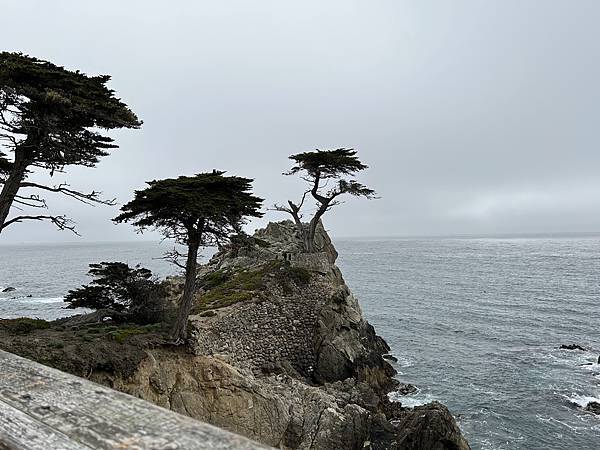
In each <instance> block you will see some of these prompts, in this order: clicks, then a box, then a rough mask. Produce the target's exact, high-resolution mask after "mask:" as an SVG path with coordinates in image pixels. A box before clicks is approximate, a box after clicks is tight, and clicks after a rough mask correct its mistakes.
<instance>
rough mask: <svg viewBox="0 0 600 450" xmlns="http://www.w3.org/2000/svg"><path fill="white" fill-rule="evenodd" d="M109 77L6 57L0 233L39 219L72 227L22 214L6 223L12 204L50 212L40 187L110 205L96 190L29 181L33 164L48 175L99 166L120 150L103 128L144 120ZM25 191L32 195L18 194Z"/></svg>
mask: <svg viewBox="0 0 600 450" xmlns="http://www.w3.org/2000/svg"><path fill="white" fill-rule="evenodd" d="M109 80H110V76H108V75H97V76H88V75H86V74H84V73H81V72H79V71H71V70H67V69H65V68H64V67H61V66H57V65H55V64H52V63H50V62H48V61H42V60H39V59H37V58H34V57H31V56H27V55H23V54H21V53H10V52H0V187H1V188H2V190H1V192H0V232H1V231H2V229H3V228H5V227H7V226H8V225H11V224H13V223H18V222H21V221H24V220H33V219H35V220H50V221H52V222H54V223H55V224H56V225H58V226H59V228H69V229H72V227H70V226H68V225H67V224H68V219H66V218H65V217H64V216H45V215H29V214H23V215H20V216H17V217H14V218H12V219H10V220H7V218H8V215H9V213H10V210H11V207H12V206H13V204H14V203H17V204H19V205H20V207H26V208H46V207H47V205H46V202H45V201H44V200H43V199H41V198H40V196H39V194H37V193H35V192H36V191H39V190H42V191H50V192H56V193H61V194H65V195H67V196H70V197H73V198H75V199H77V200H80V201H83V202H84V203H90V202H91V203H111V202H110V201H109V202H106V201H103V200H101V199H100V197H99V193H98V192H96V191H94V192H91V193H81V192H78V191H75V190H72V189H69V188H68V185H67V184H66V183H61V184H59V185H54V186H47V185H41V184H37V183H31V182H26V181H25V179H26V178H27V175H28V174H29V173H30V171H31V168H32V167H38V168H42V169H46V170H48V171H49V174H50V175H54V174H55V172H60V171H63V170H64V169H65V167H67V166H72V165H79V166H86V167H94V166H95V165H96V163H97V162H98V161H99V160H100V158H101V157H103V156H106V155H108V151H109V150H110V149H112V148H115V147H117V145H116V144H115V143H114V141H113V139H112V138H111V137H110V136H108V135H106V133H105V132H104V131H103V130H110V129H116V128H139V127H140V125H141V121H140V120H139V119H138V118H137V117H136V115H135V114H134V113H133V112H132V111H131V110H130V109H129V108H128V107H127V105H125V104H124V103H123V102H122V101H121V100H120V99H119V98H117V97H116V96H115V92H114V91H113V90H112V89H109V88H108V87H107V85H106V84H107V83H108V81H109ZM11 154H12V160H11V159H10V158H11ZM20 189H26V193H25V194H24V195H22V194H21V195H18V193H19V191H20Z"/></svg>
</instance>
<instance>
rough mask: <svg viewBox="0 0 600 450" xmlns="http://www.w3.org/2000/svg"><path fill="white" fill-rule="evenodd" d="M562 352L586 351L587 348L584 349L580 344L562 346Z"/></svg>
mask: <svg viewBox="0 0 600 450" xmlns="http://www.w3.org/2000/svg"><path fill="white" fill-rule="evenodd" d="M560 349H561V350H582V351H585V348H583V347H582V346H581V345H578V344H563V345H561V346H560Z"/></svg>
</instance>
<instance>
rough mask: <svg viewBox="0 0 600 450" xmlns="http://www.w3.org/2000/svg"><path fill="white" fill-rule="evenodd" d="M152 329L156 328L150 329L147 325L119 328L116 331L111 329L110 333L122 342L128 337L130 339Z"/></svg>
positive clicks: (115, 339) (113, 337)
mask: <svg viewBox="0 0 600 450" xmlns="http://www.w3.org/2000/svg"><path fill="white" fill-rule="evenodd" d="M150 331H154V330H149V329H148V328H145V327H126V328H118V329H116V330H114V331H111V332H110V333H109V335H110V337H111V338H112V339H113V340H114V341H116V342H118V343H119V344H122V343H124V342H125V341H126V340H127V339H129V338H130V337H131V336H135V335H139V334H146V333H148V332H150Z"/></svg>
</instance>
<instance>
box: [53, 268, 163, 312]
mask: <svg viewBox="0 0 600 450" xmlns="http://www.w3.org/2000/svg"><path fill="white" fill-rule="evenodd" d="M88 274H89V275H90V276H92V277H94V279H93V280H92V282H91V283H90V284H89V285H86V286H82V287H80V288H78V289H74V290H71V291H69V292H68V294H67V295H66V296H65V302H67V303H68V304H69V305H68V306H67V308H90V309H96V310H97V309H111V310H115V311H118V312H123V313H125V314H127V315H128V316H129V317H130V318H131V319H132V320H134V321H140V322H143V323H146V322H156V321H158V320H160V315H161V313H162V310H163V309H164V305H163V303H164V298H165V297H166V293H165V290H164V287H163V286H162V284H160V283H159V282H158V281H157V280H156V279H154V278H153V276H152V272H151V271H150V270H148V269H145V268H143V267H140V266H136V267H134V268H131V267H129V265H127V264H125V263H122V262H102V263H100V264H90V270H89V272H88Z"/></svg>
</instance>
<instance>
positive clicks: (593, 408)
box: [583, 402, 600, 415]
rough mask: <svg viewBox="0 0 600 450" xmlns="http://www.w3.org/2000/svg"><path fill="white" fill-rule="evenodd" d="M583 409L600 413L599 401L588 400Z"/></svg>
mask: <svg viewBox="0 0 600 450" xmlns="http://www.w3.org/2000/svg"><path fill="white" fill-rule="evenodd" d="M583 410H584V411H587V412H591V413H593V414H598V415H600V403H598V402H589V403H588V404H587V405H586V406H585V408H583Z"/></svg>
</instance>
